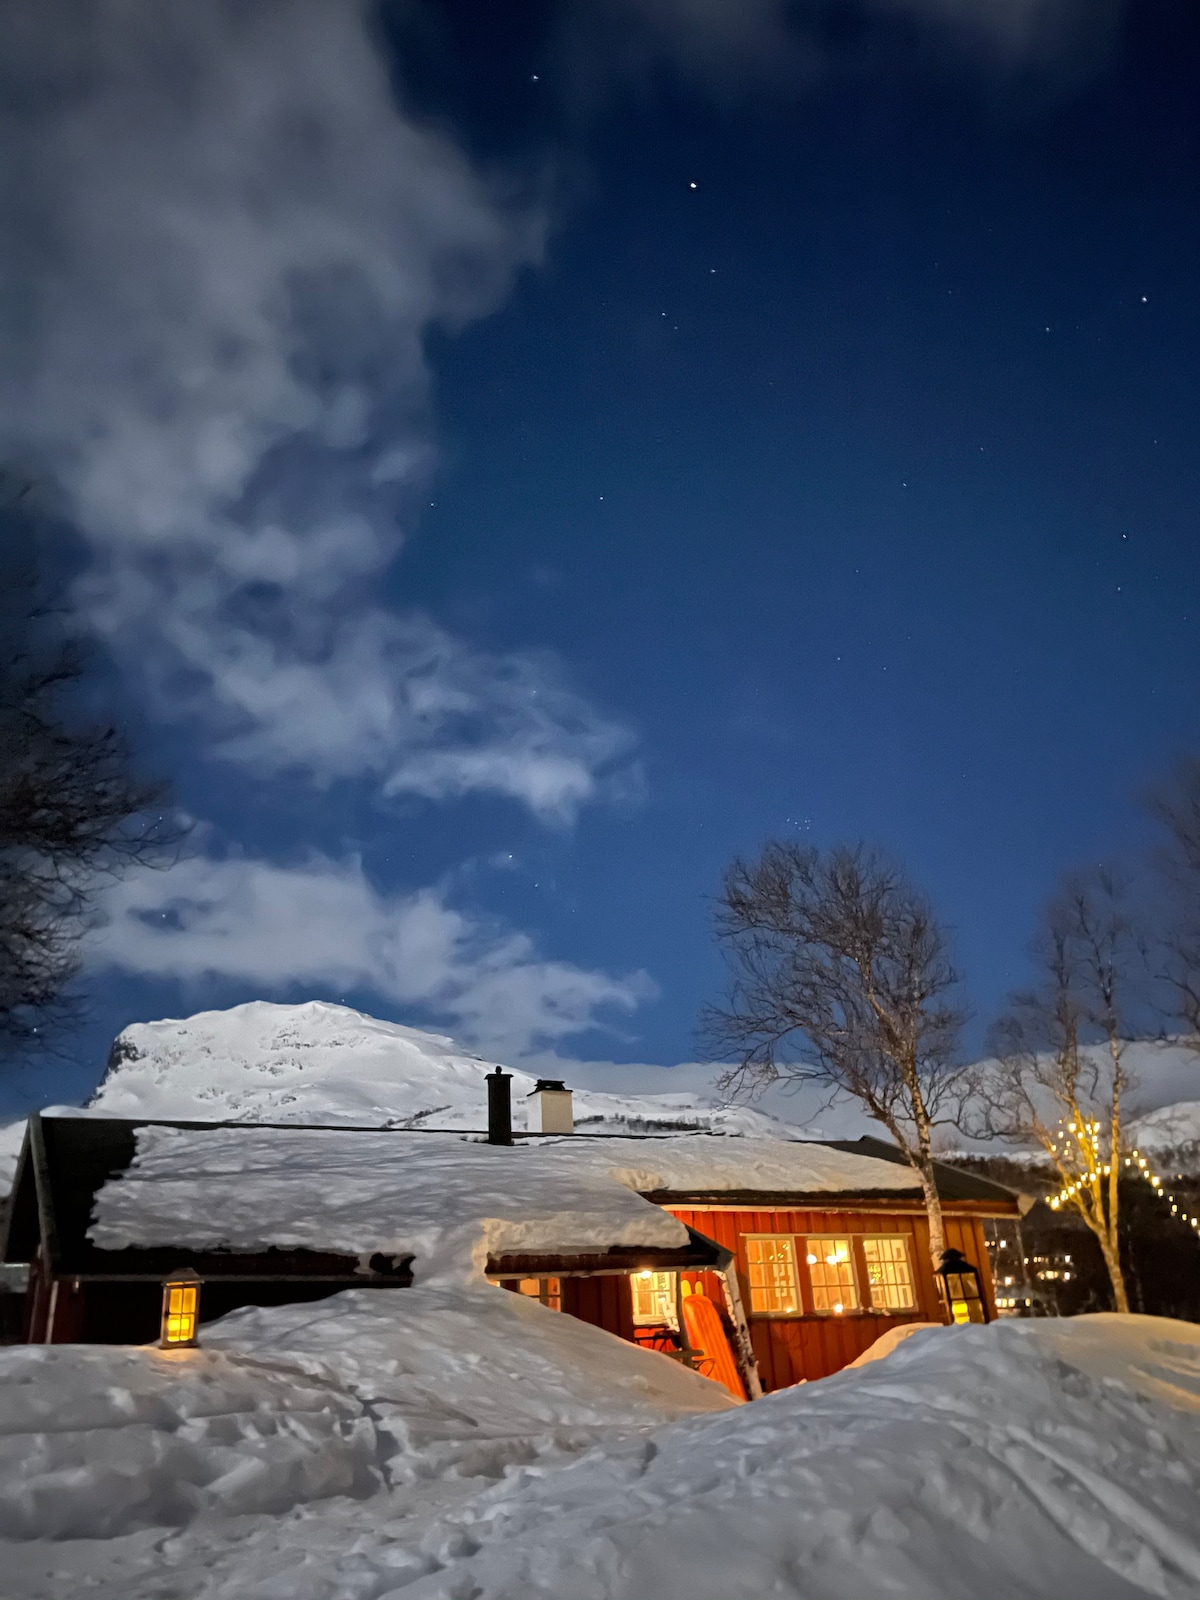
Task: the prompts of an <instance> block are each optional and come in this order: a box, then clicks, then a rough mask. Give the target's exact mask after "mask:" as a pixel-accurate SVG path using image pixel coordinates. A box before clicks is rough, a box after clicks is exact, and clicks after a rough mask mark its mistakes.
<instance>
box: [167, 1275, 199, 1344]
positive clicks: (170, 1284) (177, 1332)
mask: <svg viewBox="0 0 1200 1600" xmlns="http://www.w3.org/2000/svg"><path fill="white" fill-rule="evenodd" d="M199 1328H200V1274H199V1273H198V1272H193V1271H192V1269H191V1267H181V1268H180V1270H179V1271H178V1272H173V1273H172V1274H171V1276H170V1277H169V1278H167V1280H166V1281H165V1282H164V1284H163V1298H162V1333H161V1336H160V1338H159V1341H158V1342H159V1344H160V1345H161V1346H162V1348H163V1349H164V1350H179V1349H183V1348H186V1347H187V1346H189V1345H194V1344H198V1343H199V1337H198V1334H199Z"/></svg>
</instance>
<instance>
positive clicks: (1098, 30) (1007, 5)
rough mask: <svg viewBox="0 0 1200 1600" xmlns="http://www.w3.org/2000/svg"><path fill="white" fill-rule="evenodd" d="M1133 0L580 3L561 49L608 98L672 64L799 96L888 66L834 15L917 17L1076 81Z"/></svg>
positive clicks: (685, 71) (728, 84)
mask: <svg viewBox="0 0 1200 1600" xmlns="http://www.w3.org/2000/svg"><path fill="white" fill-rule="evenodd" d="M1124 5H1125V0H843V3H842V4H841V5H840V6H836V7H831V6H829V5H827V4H820V5H818V4H814V5H810V6H806V5H804V4H803V3H797V0H740V3H738V4H731V3H730V0H571V3H570V5H569V6H568V7H567V10H566V18H565V24H564V45H563V56H564V61H565V70H566V71H567V72H568V73H569V74H570V77H571V81H572V84H573V87H574V92H575V93H576V94H577V95H581V96H582V97H583V99H584V101H585V103H588V104H591V105H593V106H594V105H595V104H596V103H599V102H603V100H604V99H605V97H606V96H607V95H608V94H609V93H610V92H611V89H612V86H613V80H614V79H617V80H620V79H625V80H627V81H628V80H632V81H634V82H635V83H636V82H639V81H640V82H641V83H642V84H643V86H645V85H648V84H651V83H652V82H653V78H654V74H655V70H656V69H657V67H658V66H659V65H660V64H661V63H663V62H667V63H669V64H671V65H672V66H673V67H674V68H675V69H676V70H677V71H678V72H679V73H681V74H682V75H683V76H684V77H686V78H688V79H689V80H690V81H691V83H692V84H693V86H695V87H697V88H699V89H701V90H702V91H703V92H705V93H707V94H710V95H713V96H715V97H716V98H718V99H720V98H724V97H726V96H728V95H729V94H730V93H732V92H739V91H744V90H746V89H748V88H754V89H759V88H767V89H773V90H775V91H781V92H784V93H787V94H794V93H795V92H797V90H801V89H803V88H804V87H805V86H806V85H808V84H810V83H814V82H821V81H824V80H825V79H826V78H827V76H828V75H829V73H830V72H833V71H836V70H838V69H839V68H840V67H842V66H854V65H856V64H857V65H858V66H860V67H868V66H872V65H879V64H880V63H881V61H882V62H886V59H887V58H886V53H883V54H881V53H880V51H879V48H878V41H876V43H875V46H874V47H873V50H872V53H871V54H869V55H865V56H864V55H863V54H862V41H861V38H860V37H859V36H858V35H857V34H856V33H855V31H854V30H853V29H851V30H848V31H846V30H842V31H841V32H835V31H832V30H831V29H830V26H829V24H830V22H831V21H838V22H841V23H845V22H848V21H853V20H854V19H855V17H856V16H857V19H858V20H859V21H867V22H869V21H870V20H871V19H873V18H881V17H882V18H885V19H886V18H891V19H900V20H907V21H908V22H910V23H911V24H913V25H914V26H915V29H916V42H917V43H919V44H920V43H924V44H927V45H930V46H932V47H933V48H934V49H935V50H938V51H940V52H946V53H948V54H949V55H950V57H951V59H953V60H955V61H961V60H963V59H964V58H967V59H971V58H974V59H976V60H978V61H980V62H981V63H985V64H986V65H988V66H989V67H993V68H1000V69H1002V70H1004V69H1011V70H1026V69H1031V68H1032V69H1035V70H1042V71H1047V72H1049V73H1051V74H1052V75H1054V74H1058V73H1060V72H1065V73H1066V76H1067V78H1068V80H1070V79H1071V78H1073V77H1074V76H1076V75H1077V74H1078V73H1079V71H1080V70H1081V69H1082V70H1086V69H1087V68H1089V67H1091V66H1093V65H1094V64H1095V63H1096V62H1097V61H1099V60H1100V59H1102V58H1103V56H1104V54H1105V52H1106V50H1107V49H1108V47H1109V46H1110V45H1111V42H1112V40H1113V38H1114V37H1115V33H1116V28H1117V24H1118V23H1119V21H1120V17H1121V14H1122V12H1123V10H1124Z"/></svg>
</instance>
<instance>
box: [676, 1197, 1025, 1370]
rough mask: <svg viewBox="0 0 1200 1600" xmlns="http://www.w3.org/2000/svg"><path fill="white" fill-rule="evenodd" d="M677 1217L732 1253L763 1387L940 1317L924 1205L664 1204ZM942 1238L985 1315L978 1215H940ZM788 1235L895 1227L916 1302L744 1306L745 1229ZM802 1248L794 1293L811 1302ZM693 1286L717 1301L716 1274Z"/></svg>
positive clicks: (699, 1277) (987, 1277) (872, 1232)
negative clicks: (896, 1306) (899, 1208)
mask: <svg viewBox="0 0 1200 1600" xmlns="http://www.w3.org/2000/svg"><path fill="white" fill-rule="evenodd" d="M670 1209H671V1211H672V1212H673V1214H674V1215H675V1216H677V1217H678V1218H679V1219H680V1221H682V1222H685V1223H687V1224H688V1226H689V1227H692V1228H695V1229H696V1230H697V1232H699V1233H702V1234H705V1235H706V1236H707V1237H708V1238H710V1239H715V1240H716V1241H717V1243H718V1244H722V1245H724V1246H725V1247H726V1249H728V1250H731V1251H732V1252H733V1253H734V1257H735V1262H736V1267H737V1273H738V1281H739V1285H740V1288H741V1293H742V1302H743V1305H744V1307H745V1310H746V1315H747V1318H748V1320H749V1323H750V1337H751V1341H752V1343H753V1345H754V1353H755V1356H756V1358H757V1360H758V1367H759V1376H760V1378H761V1381H762V1385H763V1388H764V1389H765V1390H768V1391H771V1390H775V1389H783V1388H786V1387H788V1385H790V1384H793V1383H799V1382H800V1381H801V1380H802V1379H809V1380H811V1379H814V1378H825V1377H828V1376H829V1375H830V1374H831V1373H834V1372H838V1371H840V1370H841V1369H842V1368H843V1367H845V1366H848V1365H849V1364H850V1362H852V1361H854V1360H856V1359H857V1358H858V1357H859V1356H860V1355H862V1354H863V1353H864V1352H865V1351H867V1350H869V1349H870V1347H871V1346H872V1345H873V1344H874V1343H875V1341H876V1339H878V1338H879V1337H880V1336H881V1335H882V1334H884V1333H887V1332H888V1331H889V1330H890V1329H892V1328H896V1327H903V1326H905V1325H907V1324H909V1323H913V1322H941V1321H942V1310H941V1303H940V1299H939V1296H938V1292H937V1287H936V1284H935V1282H934V1277H933V1264H932V1262H931V1260H930V1256H929V1224H928V1221H927V1220H926V1217H925V1214H924V1212H923V1211H922V1212H917V1211H913V1212H885V1211H857V1212H855V1211H734V1210H715V1211H705V1210H689V1209H684V1208H679V1207H675V1206H672V1207H671V1208H670ZM945 1225H946V1243H947V1245H948V1246H950V1247H952V1248H956V1249H959V1250H961V1251H962V1252H963V1254H964V1255H965V1256H966V1257H967V1259H968V1260H969V1261H970V1262H971V1263H972V1264H973V1265H975V1266H977V1267H978V1268H979V1272H980V1278H981V1280H982V1283H983V1288H984V1293H985V1297H986V1299H987V1305H988V1314H989V1315H990V1316H993V1317H994V1316H995V1314H996V1309H995V1291H994V1288H993V1285H992V1280H991V1272H990V1269H989V1265H988V1255H987V1248H986V1244H985V1240H984V1234H983V1221H982V1219H981V1218H977V1217H974V1216H969V1215H956V1214H954V1213H953V1212H947V1213H946V1215H945ZM779 1233H781V1234H792V1235H795V1236H796V1237H797V1238H798V1239H801V1240H802V1239H803V1238H805V1237H806V1236H820V1235H833V1236H836V1237H841V1238H847V1237H851V1238H852V1237H855V1236H859V1237H861V1236H863V1235H868V1236H871V1237H878V1236H880V1235H884V1234H892V1233H900V1234H902V1235H903V1236H904V1237H905V1238H906V1239H907V1241H908V1255H909V1260H910V1262H911V1263H912V1267H913V1273H914V1279H915V1283H914V1289H915V1294H916V1301H917V1305H916V1308H915V1310H913V1311H911V1312H891V1313H888V1312H879V1311H871V1310H859V1311H852V1312H845V1313H842V1314H840V1315H817V1314H814V1313H812V1312H810V1311H805V1312H803V1313H798V1314H796V1315H794V1316H779V1315H764V1314H762V1313H757V1312H754V1311H752V1310H751V1300H750V1283H749V1278H748V1275H747V1262H746V1249H745V1244H744V1239H745V1236H746V1235H748V1234H749V1235H755V1234H758V1235H762V1234H779ZM803 1254H804V1252H803V1249H802V1248H801V1247H798V1248H797V1257H798V1262H797V1270H798V1272H799V1275H800V1283H801V1293H802V1300H803V1303H804V1304H805V1305H811V1298H810V1296H809V1292H808V1285H807V1272H806V1268H805V1265H804V1262H803ZM856 1266H857V1267H858V1270H857V1272H856V1276H857V1277H858V1279H859V1285H858V1287H859V1296H860V1298H861V1299H864V1300H865V1299H866V1285H865V1284H864V1283H863V1282H862V1281H861V1277H862V1274H861V1265H860V1264H857V1263H856ZM685 1277H687V1278H688V1279H690V1281H692V1282H693V1283H694V1284H695V1285H696V1287H698V1288H702V1289H703V1291H704V1292H705V1294H707V1295H708V1296H709V1298H710V1299H712V1300H714V1301H716V1303H717V1304H718V1305H720V1304H721V1303H722V1293H721V1284H720V1279H719V1278H718V1277H717V1275H716V1274H715V1273H694V1274H692V1273H689V1274H685Z"/></svg>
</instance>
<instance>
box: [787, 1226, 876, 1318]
mask: <svg viewBox="0 0 1200 1600" xmlns="http://www.w3.org/2000/svg"><path fill="white" fill-rule="evenodd" d="M800 1238H803V1240H804V1260H805V1266H806V1267H807V1268H808V1292H809V1294H810V1295H811V1296H812V1314H813V1316H815V1317H845V1316H852V1315H853V1314H854V1313H855V1312H856V1311H861V1310H862V1290H861V1288H860V1287H859V1282H858V1263H857V1262H856V1261H855V1259H854V1235H853V1234H852V1233H850V1234H845V1233H840V1234H839V1233H806V1234H803V1235H799V1234H798V1235H797V1239H800ZM823 1244H828V1245H844V1246H845V1247H846V1256H845V1259H846V1262H847V1263H848V1265H849V1267H850V1283H849V1285H848V1287H849V1289H850V1291H851V1293H852V1294H853V1296H854V1300H853V1304H847V1302H846V1298H845V1296H844V1295H843V1297H842V1299H841V1300H840V1301H837V1300H835V1301H834V1303H833V1304H832V1305H829V1306H822V1305H820V1304H819V1303H818V1297H819V1296H820V1295H822V1294H827V1293H829V1292H830V1291H829V1288H828V1285H826V1284H821V1285H819V1286H818V1285H817V1284H816V1283H814V1282H813V1267H814V1266H821V1265H822V1264H823V1263H822V1259H821V1257H820V1256H819V1255H814V1254H813V1246H814V1245H823ZM825 1260H826V1262H827V1261H828V1257H826V1258H825ZM839 1265H840V1263H839ZM841 1287H842V1288H846V1287H847V1285H845V1284H843V1285H842V1286H841ZM839 1306H840V1307H841V1309H840V1310H839V1309H838V1307H839Z"/></svg>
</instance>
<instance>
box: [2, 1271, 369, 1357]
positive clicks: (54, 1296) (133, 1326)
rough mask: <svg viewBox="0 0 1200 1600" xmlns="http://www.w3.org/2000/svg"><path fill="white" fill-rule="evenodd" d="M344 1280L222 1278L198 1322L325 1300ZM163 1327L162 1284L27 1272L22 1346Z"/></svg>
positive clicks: (207, 1294) (208, 1289)
mask: <svg viewBox="0 0 1200 1600" xmlns="http://www.w3.org/2000/svg"><path fill="white" fill-rule="evenodd" d="M356 1287H358V1285H355V1284H348V1283H331V1282H329V1281H327V1280H326V1281H321V1280H317V1281H316V1282H312V1283H305V1282H304V1281H303V1280H302V1279H301V1280H287V1281H284V1280H274V1281H271V1280H267V1281H262V1282H255V1281H254V1280H248V1281H245V1280H243V1281H239V1282H232V1281H231V1282H226V1283H222V1282H221V1281H220V1280H219V1279H214V1278H208V1279H206V1280H205V1281H204V1283H203V1284H202V1286H201V1290H200V1326H201V1328H203V1327H204V1325H205V1324H206V1323H209V1322H215V1321H216V1319H217V1318H218V1317H223V1316H225V1315H226V1313H227V1312H230V1311H237V1310H239V1309H240V1308H241V1307H242V1306H280V1305H300V1304H306V1303H309V1302H311V1301H315V1300H326V1299H328V1298H329V1296H330V1295H334V1294H340V1293H341V1292H342V1291H343V1290H344V1289H349V1288H356ZM161 1326H162V1285H161V1284H160V1283H157V1282H145V1281H136V1280H131V1279H127V1278H126V1279H120V1278H111V1279H100V1280H97V1279H88V1280H84V1281H82V1282H81V1281H80V1280H79V1279H76V1278H58V1279H54V1280H47V1279H46V1278H44V1277H43V1276H42V1274H41V1273H40V1271H39V1270H38V1269H37V1267H36V1264H35V1269H34V1270H33V1271H31V1273H30V1279H29V1288H28V1290H27V1293H26V1300H25V1322H24V1327H23V1330H22V1338H23V1340H24V1342H25V1343H26V1344H135V1345H136V1344H153V1343H155V1342H156V1341H157V1340H158V1337H159V1333H160V1331H161Z"/></svg>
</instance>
